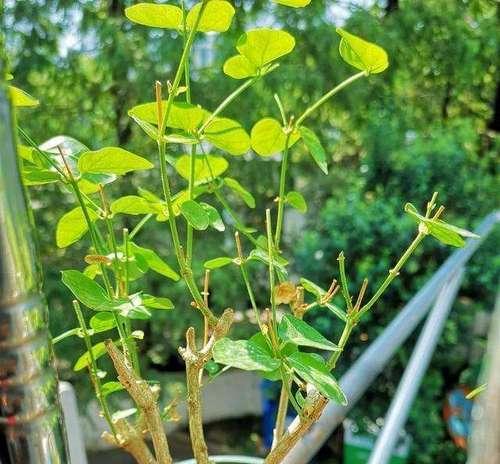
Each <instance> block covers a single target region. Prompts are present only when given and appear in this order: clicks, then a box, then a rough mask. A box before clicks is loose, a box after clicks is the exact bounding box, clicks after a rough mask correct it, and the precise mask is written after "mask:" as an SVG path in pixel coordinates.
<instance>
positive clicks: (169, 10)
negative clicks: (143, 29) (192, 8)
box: [125, 3, 183, 29]
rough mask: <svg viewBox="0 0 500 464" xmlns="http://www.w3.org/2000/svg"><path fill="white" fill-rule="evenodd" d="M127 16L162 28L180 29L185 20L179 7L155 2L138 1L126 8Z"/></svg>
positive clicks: (138, 21)
mask: <svg viewBox="0 0 500 464" xmlns="http://www.w3.org/2000/svg"><path fill="white" fill-rule="evenodd" d="M125 16H126V17H127V18H128V19H130V21H132V22H134V23H137V24H141V25H143V26H149V27H160V28H162V29H179V28H181V27H182V22H183V20H182V10H181V9H180V8H179V7H177V6H173V5H156V4H154V3H138V4H137V5H133V6H130V7H128V8H125Z"/></svg>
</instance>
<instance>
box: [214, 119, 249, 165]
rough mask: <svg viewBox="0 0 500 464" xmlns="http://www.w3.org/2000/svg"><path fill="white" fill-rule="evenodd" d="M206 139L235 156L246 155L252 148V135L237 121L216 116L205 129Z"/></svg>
mask: <svg viewBox="0 0 500 464" xmlns="http://www.w3.org/2000/svg"><path fill="white" fill-rule="evenodd" d="M204 134H205V136H204V137H205V139H207V140H208V141H209V142H210V143H212V144H213V145H215V146H216V147H217V148H220V149H221V150H224V151H227V152H228V153H229V154H231V155H233V156H239V155H244V154H245V153H247V152H248V150H250V137H249V135H248V134H247V132H246V131H245V129H243V127H242V126H241V124H240V123H239V122H237V121H234V120H232V119H228V118H214V120H213V121H212V122H211V123H210V124H209V125H208V127H207V128H206V129H205V131H204Z"/></svg>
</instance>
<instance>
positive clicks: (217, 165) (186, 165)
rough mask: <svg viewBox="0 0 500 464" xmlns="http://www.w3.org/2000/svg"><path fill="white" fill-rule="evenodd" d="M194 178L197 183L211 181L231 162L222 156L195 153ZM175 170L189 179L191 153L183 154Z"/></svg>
mask: <svg viewBox="0 0 500 464" xmlns="http://www.w3.org/2000/svg"><path fill="white" fill-rule="evenodd" d="M195 156H196V159H195V168H194V180H195V182H196V183H197V184H204V183H206V182H211V181H212V180H213V179H215V178H216V177H219V176H220V175H221V174H223V173H224V172H225V171H226V170H227V168H228V167H229V163H228V162H227V161H226V160H225V159H224V158H222V157H220V156H212V155H201V156H200V155H195ZM175 170H176V171H177V172H178V173H179V174H180V175H181V176H182V177H184V179H186V180H189V174H190V170H191V155H182V156H181V157H180V158H179V159H178V160H177V161H176V163H175Z"/></svg>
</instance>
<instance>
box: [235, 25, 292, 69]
mask: <svg viewBox="0 0 500 464" xmlns="http://www.w3.org/2000/svg"><path fill="white" fill-rule="evenodd" d="M294 47H295V39H294V38H293V37H292V36H291V35H290V34H289V33H288V32H285V31H281V30H279V29H268V28H262V29H253V30H251V31H248V32H245V33H244V34H242V35H241V36H240V38H239V39H238V42H237V44H236V49H237V50H238V52H239V53H240V54H241V55H243V56H244V57H246V58H247V59H248V61H249V62H250V63H251V64H252V65H253V66H255V67H256V68H262V67H263V66H264V65H266V64H268V63H271V62H272V61H274V60H276V59H278V58H280V57H282V56H284V55H287V54H288V53H290V52H291V51H292V50H293V49H294Z"/></svg>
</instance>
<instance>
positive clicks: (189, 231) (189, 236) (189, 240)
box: [186, 145, 196, 266]
mask: <svg viewBox="0 0 500 464" xmlns="http://www.w3.org/2000/svg"><path fill="white" fill-rule="evenodd" d="M195 171H196V145H192V146H191V155H190V159H189V186H188V195H189V199H190V200H193V199H194V180H195ZM193 235H194V231H193V226H192V225H191V224H190V223H188V224H187V228H186V264H187V265H188V266H191V261H192V258H193V238H194V237H193Z"/></svg>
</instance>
